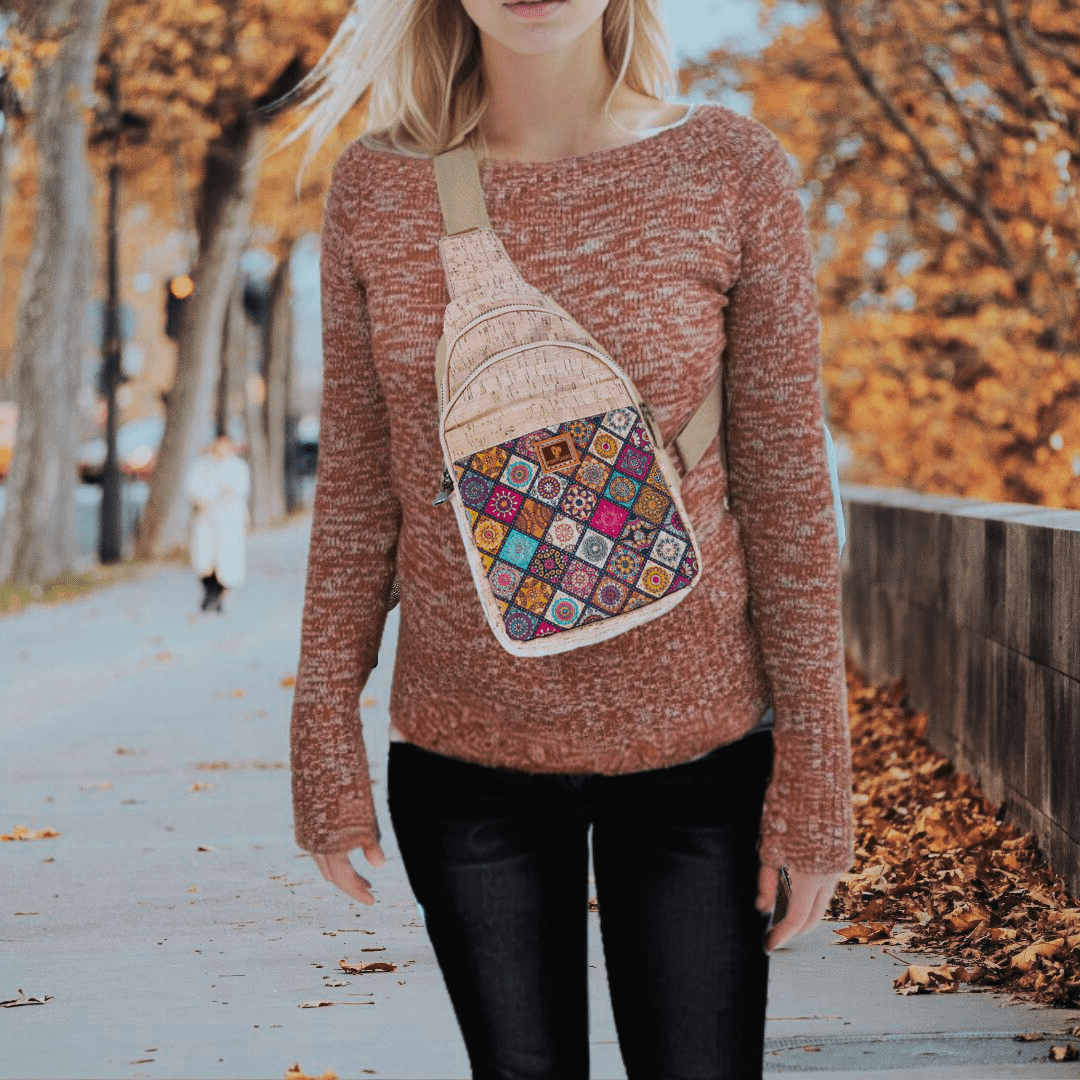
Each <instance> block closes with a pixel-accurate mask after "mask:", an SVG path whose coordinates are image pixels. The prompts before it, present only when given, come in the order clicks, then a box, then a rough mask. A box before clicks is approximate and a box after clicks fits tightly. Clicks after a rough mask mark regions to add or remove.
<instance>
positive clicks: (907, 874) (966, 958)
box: [829, 662, 1080, 1007]
mask: <svg viewBox="0 0 1080 1080" xmlns="http://www.w3.org/2000/svg"><path fill="white" fill-rule="evenodd" d="M848 691H849V693H848V698H849V706H848V707H849V714H850V719H851V738H852V763H853V769H854V777H855V792H854V795H853V798H852V804H853V809H854V816H855V834H856V844H855V848H856V850H855V869H854V872H853V873H850V874H844V875H842V876H841V878H840V884H839V886H838V888H837V890H836V894H835V896H834V897H833V899H832V901H831V903H830V906H829V917H831V918H836V919H846V920H850V922H851V925H849V926H847V927H844V928H843V929H841V930H838V931H837V935H838V938H840V939H842V941H843V942H847V943H851V944H872V943H877V942H885V941H886V940H887V942H888V943H889V944H898V943H902V944H904V945H905V946H906V947H908V948H911V949H916V950H925V951H932V952H935V953H937V954H939V955H940V956H941V957H942V959H943V960H944V962H943V963H941V964H940V965H939V966H937V967H928V966H921V965H911V966H910V967H908V968H907V969H906V970H905V971H904V972H903V973H902V974H901V975H900V977H899V978H898V979H896V981H895V982H894V986H895V988H896V990H897V992H899V993H902V994H913V993H946V992H955V991H957V990H958V989H959V988H960V985H961V984H962V983H966V984H968V986H970V987H971V988H980V989H988V988H994V989H997V990H1007V991H1009V992H1011V993H1014V994H1017V995H1020V996H1023V997H1026V998H1029V999H1031V1000H1033V1001H1034V1002H1036V1003H1039V1004H1045V1005H1053V1006H1058V1007H1070V1006H1071V1007H1076V1006H1078V1005H1080V906H1078V905H1077V903H1076V901H1075V900H1074V899H1072V898H1071V897H1070V896H1069V894H1068V893H1067V891H1066V890H1065V887H1064V884H1063V883H1062V881H1061V879H1060V878H1058V877H1056V876H1054V875H1053V874H1051V872H1050V871H1049V869H1048V868H1047V865H1046V863H1045V860H1044V859H1043V858H1042V855H1041V853H1040V852H1039V849H1038V846H1037V844H1036V841H1035V838H1034V837H1033V836H1032V835H1031V834H1029V833H1024V834H1019V833H1018V831H1017V829H1016V828H1015V827H1014V826H1012V825H1009V824H1006V823H1004V822H1002V821H999V820H998V817H999V814H998V812H997V808H996V807H994V806H992V805H990V804H989V803H988V802H987V800H986V799H985V797H984V796H983V794H982V792H981V791H980V790H979V788H978V787H977V786H976V784H975V783H974V781H972V780H971V778H969V777H967V776H965V775H963V774H960V773H957V772H956V771H955V769H954V768H953V766H952V764H951V763H950V762H949V761H948V760H947V759H946V758H944V757H942V756H941V755H940V754H937V753H936V752H935V751H934V750H932V749H931V747H930V746H929V744H928V743H927V742H926V741H925V739H924V732H925V728H926V722H927V718H926V716H925V715H924V714H921V713H916V712H915V711H914V710H912V709H910V708H909V707H907V706H906V703H905V698H906V693H905V687H904V684H903V682H902V681H901V680H897V681H895V682H891V683H886V684H883V685H881V686H877V687H874V686H870V685H869V684H867V683H866V682H865V680H864V679H863V678H862V676H861V675H860V674H859V673H858V671H857V670H856V669H855V666H854V665H853V664H851V663H850V662H849V664H848ZM839 943H842V942H840V941H838V944H839Z"/></svg>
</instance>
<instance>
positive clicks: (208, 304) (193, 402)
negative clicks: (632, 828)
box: [135, 114, 265, 558]
mask: <svg viewBox="0 0 1080 1080" xmlns="http://www.w3.org/2000/svg"><path fill="white" fill-rule="evenodd" d="M264 138H265V136H264V133H263V130H262V128H261V126H260V125H259V123H258V122H257V120H256V119H255V118H254V117H252V116H251V115H250V114H248V115H245V116H244V117H242V118H241V119H240V120H238V121H237V122H236V123H234V124H232V125H230V126H229V127H228V128H226V129H225V131H223V132H222V134H221V136H220V137H219V138H217V139H215V140H214V142H212V143H211V144H210V148H209V150H208V152H207V156H206V173H205V176H204V178H203V186H202V197H201V202H200V210H201V213H200V221H199V255H198V258H197V260H196V263H195V269H194V271H193V273H192V275H191V276H192V278H193V279H194V282H195V293H194V297H193V300H192V302H191V303H190V304H189V305H188V310H187V311H185V313H184V315H185V317H184V322H183V325H182V326H181V328H180V341H179V345H178V355H177V362H176V377H175V379H174V382H173V387H172V390H171V391H170V393H169V402H168V408H167V410H166V416H165V432H164V435H163V437H162V441H161V451H160V453H159V455H158V462H157V465H156V466H155V468H154V475H153V478H152V479H151V482H150V495H149V498H148V499H147V504H146V509H145V510H144V511H143V515H142V518H141V520H140V522H139V531H138V535H137V537H136V544H135V553H136V556H137V557H139V558H155V557H160V556H162V555H164V554H165V553H167V552H171V551H174V550H176V549H178V548H181V547H183V545H184V544H185V542H186V539H187V527H188V521H189V518H190V507H189V506H188V504H187V500H186V499H185V498H184V490H183V488H184V476H185V473H186V472H187V469H188V467H189V466H190V464H191V462H192V460H193V459H194V458H195V456H196V454H197V453H198V452H199V450H200V449H201V448H202V446H203V444H204V443H206V442H207V441H209V439H210V438H211V436H212V435H213V427H214V419H215V401H214V391H215V388H216V385H217V375H218V365H219V361H220V356H221V346H222V333H223V330H224V326H225V316H226V312H227V310H228V307H229V301H230V299H231V296H232V290H233V283H234V282H235V281H236V278H237V274H238V272H239V264H240V256H241V254H242V252H243V250H244V246H245V244H246V243H247V240H248V234H249V230H250V222H251V208H252V203H253V202H254V198H255V188H256V184H257V181H258V167H257V164H258V161H259V157H260V151H261V148H262V143H263V141H264Z"/></svg>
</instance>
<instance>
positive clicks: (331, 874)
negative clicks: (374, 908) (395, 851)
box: [311, 844, 385, 904]
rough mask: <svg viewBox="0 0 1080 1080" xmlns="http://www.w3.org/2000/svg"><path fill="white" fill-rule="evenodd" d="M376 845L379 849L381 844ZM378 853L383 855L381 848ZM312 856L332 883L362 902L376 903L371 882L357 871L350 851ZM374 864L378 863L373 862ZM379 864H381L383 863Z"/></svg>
mask: <svg viewBox="0 0 1080 1080" xmlns="http://www.w3.org/2000/svg"><path fill="white" fill-rule="evenodd" d="M374 847H375V848H376V849H378V847H379V845H378V844H375V845H374ZM365 853H366V849H365ZM377 853H378V855H380V856H381V855H382V851H381V850H378V852H377ZM311 857H312V859H314V860H315V865H316V866H317V867H318V868H319V872H320V873H321V874H322V876H323V877H324V878H326V880H327V881H329V882H330V883H331V884H332V885H336V886H337V887H338V888H339V889H340V890H341V891H342V892H343V893H346V894H348V895H349V896H351V897H352V898H353V899H354V900H359V901H360V903H361V904H374V903H375V897H374V896H373V895H372V893H371V882H370V881H368V880H367V878H363V877H361V876H360V875H359V874H358V873H357V872H356V870H355V869H354V868H353V865H352V863H351V862H349V853H348V852H347V851H335V852H332V853H330V854H327V855H319V854H313V855H312V856H311ZM384 861H385V858H384ZM373 865H376V864H374V863H373ZM377 865H380V866H381V865H382V863H379V864H377Z"/></svg>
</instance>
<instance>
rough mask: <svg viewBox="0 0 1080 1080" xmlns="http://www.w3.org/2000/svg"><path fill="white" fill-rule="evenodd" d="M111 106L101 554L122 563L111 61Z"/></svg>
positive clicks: (115, 98) (115, 124) (117, 116)
mask: <svg viewBox="0 0 1080 1080" xmlns="http://www.w3.org/2000/svg"><path fill="white" fill-rule="evenodd" d="M108 89H109V110H108V113H107V114H106V117H105V121H106V125H107V129H108V134H109V136H110V137H111V140H112V160H111V161H110V163H109V209H108V222H107V225H106V231H107V237H106V271H105V273H106V297H105V311H104V316H105V317H104V319H103V322H104V331H103V333H102V343H101V353H102V355H101V391H102V393H103V394H104V397H105V409H106V412H105V465H104V468H103V469H102V473H101V518H100V532H99V535H98V558H99V559H100V560H101V561H102V562H103V563H115V562H119V561H120V557H121V548H122V539H123V532H122V520H121V513H122V508H121V491H120V461H119V459H118V457H117V453H116V420H117V416H116V391H117V389H118V387H119V386H120V384H121V382H123V378H124V376H123V372H122V370H121V366H120V364H121V353H120V350H121V341H120V267H119V255H118V250H117V249H118V244H117V233H118V232H119V209H120V139H121V135H122V132H123V119H122V116H121V112H120V72H119V69H118V68H117V66H116V63H115V61H112V62H110V64H109V88H108Z"/></svg>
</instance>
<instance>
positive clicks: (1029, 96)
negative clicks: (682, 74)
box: [690, 0, 1080, 506]
mask: <svg viewBox="0 0 1080 1080" xmlns="http://www.w3.org/2000/svg"><path fill="white" fill-rule="evenodd" d="M766 6H771V5H766ZM802 7H803V9H804V13H805V15H806V19H805V21H803V22H801V23H800V24H799V25H787V26H785V27H783V28H782V29H780V31H779V32H778V33H777V35H776V36H775V38H774V40H773V42H772V44H771V45H769V46H768V47H767V48H766V49H765V51H764V53H763V54H762V55H761V56H759V57H754V58H744V59H742V60H737V61H735V62H734V63H729V62H728V61H727V60H726V58H724V57H720V56H716V57H713V58H712V59H711V61H710V63H708V64H702V65H699V66H698V67H697V69H696V70H695V71H693V72H691V73H690V80H691V81H693V80H694V79H702V80H704V79H707V78H713V79H717V78H719V79H720V80H721V81H725V80H726V81H728V82H729V83H730V84H733V85H737V86H738V87H739V88H740V89H743V90H746V91H748V92H750V93H751V94H753V101H754V115H755V116H756V117H757V118H758V119H760V120H762V121H763V122H764V123H766V124H767V125H768V126H769V127H770V128H772V129H773V130H774V131H776V132H777V134H778V135H779V137H780V139H781V141H782V142H783V143H784V145H785V148H786V149H787V150H788V151H789V152H790V153H791V154H792V155H793V156H794V157H795V158H797V159H798V162H799V165H800V168H801V172H802V178H803V183H804V190H805V192H806V194H807V196H808V199H807V205H808V215H809V220H810V225H811V229H812V232H813V234H814V236H815V239H816V242H817V248H818V252H817V254H818V268H819V274H818V284H819V291H820V295H821V302H822V322H823V335H822V342H823V350H824V355H825V382H826V389H827V394H828V403H829V408H830V416H831V421H832V423H833V425H834V426H835V428H837V429H838V430H839V431H840V432H842V433H843V435H844V436H845V437H846V439H847V440H848V442H849V444H850V445H851V447H852V448H853V450H854V453H855V459H856V464H855V466H854V467H853V468H852V469H850V470H849V477H850V478H852V479H860V480H864V481H868V482H874V483H885V484H893V485H896V484H900V485H904V486H908V487H912V488H917V489H920V490H923V491H930V492H941V493H953V494H963V495H969V496H977V497H983V498H990V499H1012V500H1020V501H1031V502H1040V503H1044V504H1047V505H1054V506H1080V408H1078V407H1077V403H1078V398H1080V290H1078V288H1077V286H1078V285H1080V254H1078V252H1080V191H1078V184H1077V170H1078V169H1080V23H1078V22H1077V17H1076V16H1077V9H1076V5H1075V3H1070V2H1066V0H946V2H944V3H942V2H940V0H890V2H889V3H887V4H886V3H883V2H881V0H847V2H842V0H825V2H824V3H809V2H808V3H803V5H802ZM720 68H724V69H725V70H724V72H720V73H719V74H718V70H719V69H720ZM733 72H734V78H732V73H733Z"/></svg>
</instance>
